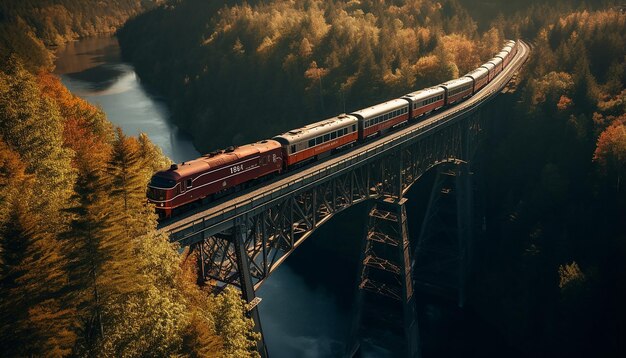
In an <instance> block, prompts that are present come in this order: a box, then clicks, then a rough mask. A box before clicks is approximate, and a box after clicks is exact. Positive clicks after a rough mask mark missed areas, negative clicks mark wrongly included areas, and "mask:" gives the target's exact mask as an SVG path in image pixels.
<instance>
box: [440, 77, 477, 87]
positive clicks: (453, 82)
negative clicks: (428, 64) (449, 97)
mask: <svg viewBox="0 0 626 358" xmlns="http://www.w3.org/2000/svg"><path fill="white" fill-rule="evenodd" d="M468 83H472V79H471V78H469V77H461V78H457V79H455V80H451V81H448V82H444V83H442V84H440V85H439V86H442V87H445V88H447V89H452V88H456V87H459V86H463V85H466V84H468Z"/></svg>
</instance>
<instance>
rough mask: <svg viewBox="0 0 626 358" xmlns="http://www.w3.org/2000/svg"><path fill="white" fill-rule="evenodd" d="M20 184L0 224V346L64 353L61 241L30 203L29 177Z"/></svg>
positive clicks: (68, 342) (66, 321)
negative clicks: (5, 216) (48, 228)
mask: <svg viewBox="0 0 626 358" xmlns="http://www.w3.org/2000/svg"><path fill="white" fill-rule="evenodd" d="M20 184H21V190H20V192H19V194H18V195H15V196H13V197H12V198H10V199H9V200H7V201H6V202H5V205H7V206H8V207H9V208H10V211H9V216H8V217H7V218H6V220H5V221H4V222H3V226H2V228H1V229H0V246H1V247H2V250H1V251H2V252H1V254H0V255H1V256H2V259H1V260H0V261H1V264H0V346H2V347H3V353H4V354H7V355H10V356H26V355H29V356H33V355H35V356H40V355H44V354H45V355H53V356H62V355H67V354H69V353H70V352H71V348H72V346H73V344H74V340H75V335H74V333H73V332H72V330H71V322H72V316H73V309H72V305H68V304H67V302H66V298H67V297H66V293H67V273H66V271H65V266H64V265H65V258H64V256H63V255H62V245H61V243H60V242H59V241H58V240H57V239H56V238H55V237H54V236H53V234H52V233H50V232H49V231H48V230H47V229H46V227H45V225H44V224H42V223H44V221H45V218H44V217H42V216H40V215H39V214H38V213H37V212H36V211H34V210H32V209H31V207H30V202H32V195H33V194H32V193H33V190H32V184H33V180H32V178H25V179H24V180H23V181H22V182H21V183H20Z"/></svg>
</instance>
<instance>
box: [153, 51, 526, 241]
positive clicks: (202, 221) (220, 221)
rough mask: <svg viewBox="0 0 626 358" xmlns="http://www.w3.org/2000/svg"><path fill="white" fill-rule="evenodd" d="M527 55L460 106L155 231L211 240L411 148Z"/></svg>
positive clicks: (461, 113)
mask: <svg viewBox="0 0 626 358" xmlns="http://www.w3.org/2000/svg"><path fill="white" fill-rule="evenodd" d="M529 53H530V48H529V47H528V45H527V44H526V43H524V42H523V41H520V46H519V51H518V53H517V55H516V56H515V58H514V59H513V60H511V62H510V65H509V66H508V67H507V68H506V69H505V70H504V71H503V72H502V73H501V74H500V75H498V77H497V78H496V79H495V80H493V81H492V82H491V83H489V84H488V85H487V86H485V87H484V88H483V89H482V90H480V91H479V92H477V94H475V95H474V96H472V97H471V98H469V99H468V100H467V101H465V102H462V103H460V104H458V105H456V106H454V107H452V108H448V109H446V110H444V111H442V112H439V113H437V114H435V115H433V116H431V117H430V118H428V119H426V120H424V121H421V122H418V123H415V124H412V125H409V126H407V127H404V128H402V129H400V130H398V131H396V132H393V133H390V134H388V135H386V136H383V137H380V138H377V139H375V140H372V141H371V142H368V143H365V144H362V145H359V146H357V147H354V148H351V149H350V150H346V151H345V152H342V153H339V154H337V155H335V156H332V157H329V158H327V159H325V160H322V161H319V162H315V163H312V164H310V165H308V166H306V167H304V168H301V169H299V170H297V171H293V172H290V173H287V174H285V175H283V176H280V177H278V178H275V179H273V180H271V181H268V182H265V183H263V184H260V185H257V186H255V187H252V188H249V189H246V190H244V191H241V192H239V193H235V194H233V195H230V196H228V197H226V198H224V199H222V200H220V201H217V202H214V203H211V204H209V205H208V206H205V207H203V208H199V209H197V210H195V211H191V212H188V213H186V214H183V215H181V216H179V217H176V218H173V219H170V220H167V221H165V222H162V223H161V224H160V225H159V230H160V231H161V232H166V233H170V234H172V233H176V232H181V231H187V230H191V231H192V232H193V231H194V229H193V228H194V226H201V227H202V228H203V231H207V235H213V234H215V233H218V232H221V231H224V230H226V229H228V228H230V227H232V226H233V225H234V220H235V218H236V217H238V216H240V215H242V214H254V213H256V212H258V211H261V210H263V209H264V208H265V207H266V206H267V205H269V204H270V203H272V202H273V201H275V200H278V199H281V198H283V197H285V196H286V195H293V193H294V192H297V191H300V190H304V189H306V188H308V187H311V186H313V185H317V183H319V182H320V181H324V180H327V179H328V178H331V177H333V176H335V175H340V174H342V173H343V172H344V171H345V170H348V168H350V167H352V166H355V165H362V164H363V163H367V162H368V161H370V160H372V159H373V158H375V157H378V156H379V155H381V154H383V153H385V152H387V151H388V150H391V149H393V148H396V147H397V146H398V145H403V144H405V143H407V142H412V141H414V140H417V139H418V138H419V137H422V136H424V135H429V134H431V133H432V132H434V131H437V130H439V129H441V128H442V127H445V126H447V125H450V124H452V123H454V122H456V121H457V120H459V119H461V118H464V117H465V116H466V115H467V114H469V113H472V112H473V111H475V110H477V108H478V107H479V106H480V105H482V104H483V103H485V102H487V101H489V100H490V99H492V98H493V97H495V96H496V95H497V93H498V92H500V91H501V90H502V89H503V88H504V87H505V86H506V84H507V83H508V82H509V81H510V79H511V78H512V77H513V75H514V74H515V73H516V72H517V71H518V69H519V68H520V67H521V66H522V64H523V63H524V61H525V60H526V59H527V57H528V55H529ZM207 228H209V229H207ZM185 238H186V237H185V236H184V235H183V236H182V237H176V238H172V239H173V240H174V241H181V242H182V243H183V244H189V242H186V241H185Z"/></svg>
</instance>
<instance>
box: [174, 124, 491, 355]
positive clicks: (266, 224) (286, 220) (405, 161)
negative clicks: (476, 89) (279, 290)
mask: <svg viewBox="0 0 626 358" xmlns="http://www.w3.org/2000/svg"><path fill="white" fill-rule="evenodd" d="M480 132H481V116H480V115H478V114H475V115H473V116H471V117H467V118H466V119H464V120H463V121H459V122H457V123H455V124H453V125H450V126H447V127H445V128H443V129H441V130H440V131H438V132H434V133H432V134H431V135H429V136H424V137H422V138H421V139H420V140H416V141H413V142H408V143H405V144H404V145H401V146H397V148H395V149H394V150H393V151H389V153H387V154H386V155H381V156H379V157H376V158H375V159H374V160H369V161H366V162H364V163H363V164H362V165H355V166H353V167H349V168H346V170H343V171H340V172H338V173H337V174H336V175H332V176H329V177H327V178H325V179H323V180H319V181H318V182H317V183H316V185H312V186H309V187H306V188H302V189H300V190H294V191H293V193H291V194H290V195H285V196H283V197H281V198H278V199H276V200H273V201H272V202H271V204H270V205H265V206H264V207H263V208H262V209H259V210H256V211H251V212H248V213H242V214H240V215H238V216H237V217H236V220H235V221H234V222H233V223H232V225H228V226H227V227H224V226H223V225H222V226H221V228H220V229H219V230H214V231H213V232H212V231H211V230H210V229H207V228H203V227H202V226H199V227H193V228H192V229H195V232H193V234H192V235H189V229H187V231H186V232H185V235H186V241H187V242H190V241H191V242H190V243H191V246H192V247H193V248H194V249H196V250H198V251H199V253H200V255H199V257H200V263H199V267H200V269H201V275H202V277H204V280H205V282H207V283H210V284H212V285H213V286H214V287H216V289H217V290H220V289H222V288H224V287H226V286H227V285H233V286H236V287H239V288H241V289H242V294H243V297H244V299H245V300H246V301H247V302H251V301H253V300H254V299H255V294H254V291H255V290H256V289H257V288H258V287H259V286H260V285H261V284H262V283H263V282H264V281H265V280H266V279H267V278H268V277H269V275H270V274H271V273H272V272H273V271H274V270H275V269H276V268H277V267H278V266H279V265H280V264H281V263H282V262H283V261H284V260H285V259H286V258H287V257H288V256H289V255H290V254H291V253H292V252H293V250H295V249H296V248H297V247H298V246H299V245H300V244H302V242H304V240H306V239H307V238H308V237H309V236H310V235H311V234H312V233H313V232H314V231H315V229H316V228H318V227H319V226H320V225H323V224H324V223H325V222H327V221H328V220H330V219H331V218H332V217H333V216H334V215H335V214H336V213H338V212H340V211H342V210H344V209H347V208H349V207H350V206H352V205H354V204H357V203H360V202H362V201H365V200H368V199H380V198H385V197H394V198H402V196H403V195H404V194H405V193H406V192H407V191H408V190H409V189H410V188H411V186H412V185H413V183H415V182H416V181H417V180H418V179H419V178H420V177H421V176H422V175H423V174H424V173H425V172H426V171H428V170H429V169H430V168H433V167H435V166H437V165H439V164H443V163H449V164H457V165H459V164H463V163H466V160H468V159H469V156H470V155H471V152H470V151H469V150H468V148H471V147H472V146H473V145H472V142H474V141H476V140H477V138H478V136H479V134H480ZM402 208H403V207H402ZM402 210H404V209H402ZM403 215H405V214H403ZM213 227H215V226H213ZM217 227H220V226H219V225H218V226H217ZM215 231H217V232H215ZM385 235H386V234H384V233H380V232H372V233H371V237H370V238H369V241H370V242H377V241H380V242H386V243H387V244H390V243H391V241H390V240H393V239H392V238H391V236H389V235H387V236H385ZM403 240H404V239H403ZM406 240H408V236H407V237H406ZM406 242H407V243H408V241H406ZM402 245H404V241H403V243H402ZM419 254H421V252H419ZM407 255H408V253H407ZM365 264H366V267H369V268H374V267H379V268H384V269H386V270H388V271H391V272H396V273H399V274H400V276H402V275H405V276H406V277H404V276H402V277H404V278H402V279H401V280H402V281H404V282H406V281H407V280H408V281H411V275H410V274H407V273H406V272H405V270H406V267H405V266H403V265H398V264H397V263H393V262H391V261H388V260H387V261H386V259H383V258H380V257H378V256H375V255H368V256H367V258H366V261H365ZM402 287H405V286H402ZM407 287H408V288H406V289H410V291H412V285H409V286H407ZM361 288H363V289H368V290H376V291H377V292H379V293H381V294H384V295H387V296H392V297H395V298H397V299H400V300H401V301H403V302H405V303H406V302H408V299H407V296H406V294H403V293H402V292H404V291H403V290H400V289H397V288H396V289H391V288H390V287H388V286H385V285H382V286H381V285H377V283H376V282H375V280H371V279H368V280H366V281H364V282H362V283H361ZM411 296H412V294H410V295H409V298H410V297H411ZM411 302H412V301H411ZM405 306H406V307H408V306H407V305H406V304H405ZM405 311H406V309H405ZM250 316H251V317H252V318H254V319H255V322H256V324H257V325H256V326H257V329H258V331H259V332H260V327H261V323H260V319H259V316H258V311H257V309H256V307H255V308H253V309H252V310H251V311H250ZM414 322H416V321H414ZM412 327H414V328H410V329H409V328H407V332H408V330H411V331H413V330H416V329H417V328H416V327H417V326H416V324H414V325H413V326H412ZM408 337H409V335H407V338H408ZM260 344H261V346H262V342H261V343H260ZM415 344H416V343H415ZM261 346H260V347H261ZM409 347H413V343H412V341H409ZM260 351H262V352H263V350H260ZM410 351H411V352H413V348H411V349H410Z"/></svg>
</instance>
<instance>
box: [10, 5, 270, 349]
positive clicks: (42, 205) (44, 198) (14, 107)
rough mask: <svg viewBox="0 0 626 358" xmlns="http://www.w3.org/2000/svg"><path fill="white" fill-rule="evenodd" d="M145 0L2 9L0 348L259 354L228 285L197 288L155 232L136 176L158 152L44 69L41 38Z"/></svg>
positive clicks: (110, 21) (90, 28)
mask: <svg viewBox="0 0 626 358" xmlns="http://www.w3.org/2000/svg"><path fill="white" fill-rule="evenodd" d="M143 3H145V4H148V2H139V1H126V2H125V1H119V2H115V3H113V4H109V6H106V7H104V6H99V7H96V8H94V7H93V6H92V5H90V4H87V3H84V2H81V1H71V0H70V1H50V2H32V3H31V2H26V1H14V2H3V3H2V4H1V5H0V9H1V11H2V12H1V16H0V19H1V22H0V27H1V28H2V30H1V31H0V50H1V52H0V53H1V56H2V61H1V62H0V347H1V348H0V355H1V356H3V357H24V356H30V357H33V356H54V357H61V356H89V357H95V356H103V357H122V356H124V357H130V356H181V357H199V356H203V357H204V356H216V357H246V356H251V357H255V356H258V354H257V353H256V351H255V347H256V343H255V342H256V339H257V336H256V335H255V334H254V333H253V331H252V327H253V323H252V320H250V319H248V318H246V317H245V315H244V312H245V310H246V307H245V306H244V303H243V301H242V300H241V298H240V295H239V292H238V291H236V290H231V289H228V290H226V291H225V292H224V293H222V294H220V295H213V294H211V293H209V292H208V291H207V288H206V287H204V286H203V285H202V284H203V281H202V280H201V279H200V278H199V277H198V274H197V269H196V262H197V257H196V255H195V254H194V253H190V252H188V251H184V252H183V253H182V255H181V253H180V248H179V247H178V245H174V244H171V243H170V242H169V240H168V238H167V237H166V235H163V234H159V233H158V232H157V231H156V224H157V222H156V215H155V213H154V208H153V207H152V206H150V205H148V204H147V202H146V197H145V191H146V185H147V182H148V181H149V179H150V177H151V176H152V174H153V172H154V171H156V170H160V169H162V168H165V167H167V166H168V165H169V164H170V160H169V159H168V158H166V157H164V156H163V154H162V152H161V150H160V149H159V148H158V147H156V146H155V145H154V144H153V143H152V142H151V141H150V139H149V138H148V137H147V136H145V135H143V134H142V135H139V136H138V137H131V136H127V135H125V134H124V133H123V132H122V131H121V129H119V128H114V127H113V126H112V124H111V123H110V122H109V121H108V120H107V118H106V116H105V115H104V113H103V112H102V110H101V109H99V108H97V107H95V106H93V105H91V104H89V103H87V102H85V101H84V100H82V99H80V98H79V97H77V96H75V95H74V94H72V93H70V92H69V91H68V90H67V88H65V87H64V86H63V85H62V84H61V82H60V80H59V79H58V78H57V77H56V76H54V75H53V74H51V73H50V69H51V63H52V62H50V59H52V58H53V53H52V51H51V49H50V48H49V47H47V46H50V45H54V44H58V43H59V42H62V41H67V40H71V39H73V38H75V37H79V36H90V35H93V34H95V33H101V32H111V31H114V27H115V26H117V25H119V24H122V23H123V22H124V21H125V19H126V18H127V17H128V16H130V15H131V14H133V13H136V12H137V11H138V10H139V6H140V4H143ZM141 6H143V5H141ZM98 9H100V10H102V11H99V10H98ZM52 14H61V15H62V16H61V15H59V16H56V15H54V16H52ZM70 20H71V21H70ZM49 21H52V23H50V22H49ZM68 21H70V22H71V23H70V22H68ZM20 29H27V31H26V32H23V33H20V32H18V31H20ZM44 45H46V46H44ZM199 283H200V285H199Z"/></svg>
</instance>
